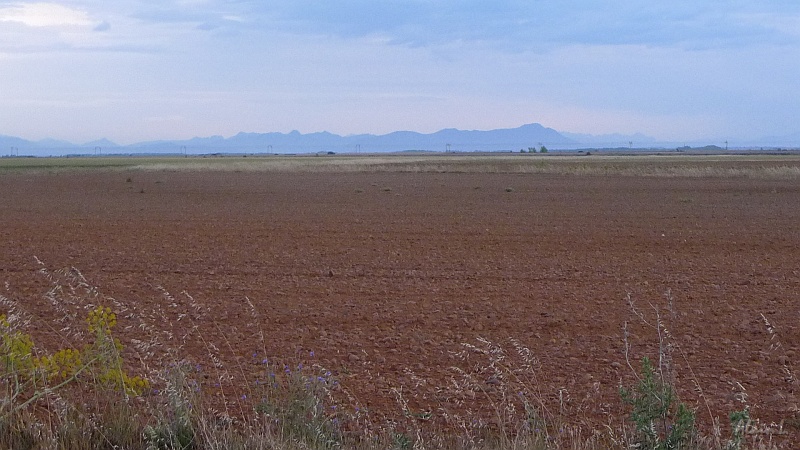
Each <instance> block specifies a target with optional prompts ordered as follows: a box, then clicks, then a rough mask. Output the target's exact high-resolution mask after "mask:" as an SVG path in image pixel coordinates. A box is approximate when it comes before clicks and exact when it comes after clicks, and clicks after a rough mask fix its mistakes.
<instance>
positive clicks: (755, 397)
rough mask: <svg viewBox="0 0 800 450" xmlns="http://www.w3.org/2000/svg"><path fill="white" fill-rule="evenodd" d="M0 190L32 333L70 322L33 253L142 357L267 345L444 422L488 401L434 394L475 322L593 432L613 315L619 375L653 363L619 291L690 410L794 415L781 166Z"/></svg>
mask: <svg viewBox="0 0 800 450" xmlns="http://www.w3.org/2000/svg"><path fill="white" fill-rule="evenodd" d="M129 179H130V180H129ZM0 192H2V195H0V248H2V252H1V253H0V282H2V283H4V286H0V294H1V295H2V296H5V297H7V299H8V300H7V301H6V302H5V304H6V305H5V306H0V307H1V308H3V309H8V305H9V304H12V303H16V304H17V305H19V306H20V307H21V308H22V309H24V310H25V311H27V312H28V313H29V314H30V315H31V316H33V317H34V318H38V319H40V320H34V321H33V322H32V323H31V324H30V327H29V329H30V330H31V331H32V334H33V335H34V338H35V340H36V341H37V344H39V345H41V346H42V347H45V348H50V349H54V348H58V347H60V346H63V345H64V343H65V341H67V342H69V340H70V339H71V337H70V336H71V335H70V334H69V331H63V330H62V331H59V330H61V328H62V327H63V322H58V321H57V320H59V319H60V315H59V314H61V313H59V312H58V309H59V308H58V307H57V306H54V305H52V304H51V303H49V302H48V301H47V300H46V299H45V296H44V294H45V293H46V292H47V291H48V289H49V288H50V287H51V286H50V284H49V282H48V281H47V279H46V277H44V276H42V275H41V274H38V273H37V272H38V271H39V269H41V268H42V266H40V265H39V264H38V263H37V262H36V259H35V258H38V259H39V260H41V262H42V263H43V264H44V266H45V267H46V268H47V269H49V270H50V271H56V270H57V269H62V268H69V267H74V268H76V269H78V270H79V271H81V273H82V274H83V276H84V277H85V278H86V280H88V282H89V283H91V284H92V285H93V286H96V287H97V288H98V289H99V291H100V292H101V293H102V294H104V295H106V296H109V297H113V298H114V299H115V300H116V304H115V305H114V307H115V308H117V309H119V307H123V308H128V312H127V313H126V314H127V316H126V314H121V317H120V319H119V321H120V326H119V328H120V330H119V336H120V337H121V339H122V341H123V342H124V343H126V345H127V346H128V347H129V348H132V344H131V342H132V339H139V340H146V339H148V336H147V335H148V333H149V334H150V335H152V336H156V337H157V340H158V342H159V346H158V347H157V348H156V349H155V352H156V355H155V356H151V357H149V358H151V359H149V360H147V359H146V362H147V361H150V362H149V363H148V364H153V365H156V364H155V361H159V359H158V358H159V357H160V356H159V355H161V356H164V354H165V352H166V351H167V349H168V348H172V349H173V350H179V352H180V355H178V356H179V357H190V358H191V359H192V360H193V361H195V362H198V363H200V364H205V365H207V366H208V367H209V368H208V369H206V370H209V371H211V370H213V368H212V367H211V366H212V364H211V362H210V361H209V360H210V359H211V357H210V356H209V354H210V353H213V354H214V356H215V357H218V358H219V359H220V363H221V364H222V366H223V367H227V368H230V369H231V373H232V375H233V376H235V377H239V376H243V377H248V378H252V379H255V378H257V377H259V376H263V374H260V373H259V370H260V368H259V367H258V364H257V361H258V360H260V359H261V358H262V356H264V355H266V356H267V357H269V358H272V359H274V360H280V361H286V362H291V363H293V364H294V363H297V362H298V361H304V362H306V363H312V364H318V365H320V366H324V367H326V368H328V369H330V370H331V371H333V372H334V374H336V376H337V378H338V380H339V381H340V382H341V383H342V386H343V387H344V388H345V389H346V390H347V392H349V393H350V397H348V398H347V401H348V402H351V404H358V405H360V407H366V408H368V410H370V411H372V413H373V414H374V415H376V416H378V417H383V416H384V415H385V416H388V417H398V416H400V415H402V410H401V407H400V406H399V403H398V400H397V394H396V393H393V391H392V390H391V389H392V388H399V387H403V392H404V398H405V399H406V400H408V401H409V402H410V403H409V407H410V408H411V409H412V411H423V410H432V411H433V413H434V415H435V414H439V413H441V414H444V413H445V412H446V411H449V413H451V414H456V413H458V408H478V409H480V408H486V407H488V406H489V405H486V404H481V399H482V397H481V396H480V395H479V396H478V397H477V399H476V400H475V402H474V404H465V405H457V404H454V403H448V400H447V398H446V397H448V396H450V395H451V394H449V393H448V392H449V391H448V389H447V386H448V383H449V380H450V379H451V378H456V379H458V378H459V377H460V376H461V375H459V374H458V373H457V371H455V370H454V369H453V368H452V367H453V366H460V367H462V368H466V370H469V368H470V367H471V366H469V364H473V363H474V364H478V363H480V360H479V359H475V358H479V357H480V355H478V356H475V355H473V360H472V362H471V363H469V364H467V363H464V362H463V361H460V360H458V359H457V358H456V357H454V355H453V353H454V352H458V351H460V350H463V349H464V347H463V345H462V344H463V343H467V344H475V345H478V344H479V341H478V339H479V338H486V339H488V340H490V341H491V342H493V343H497V344H499V345H501V346H502V347H503V348H505V349H506V350H507V351H508V352H509V354H510V355H509V361H510V362H509V364H517V363H519V364H521V362H519V360H518V359H514V358H513V357H512V356H513V355H512V354H514V353H515V351H514V348H513V345H512V343H511V339H513V340H516V341H518V342H519V343H520V344H521V345H523V346H525V347H527V348H529V349H530V350H531V351H532V355H533V356H534V357H535V358H536V360H537V363H538V364H536V365H535V370H536V373H535V380H537V383H538V384H537V386H536V389H537V390H538V392H540V393H541V398H542V399H543V400H544V401H545V404H546V405H547V407H548V408H550V410H551V411H557V410H558V409H559V408H563V411H564V412H565V414H567V415H568V416H569V417H571V418H574V419H575V421H576V422H579V421H582V420H586V421H588V422H589V423H590V425H591V426H595V427H599V426H601V425H602V424H605V423H612V424H618V423H620V418H621V417H623V416H624V414H625V408H624V405H623V404H622V403H621V401H620V400H619V395H618V387H619V385H620V383H623V384H630V383H632V382H633V380H634V372H633V371H632V369H631V368H630V367H629V366H628V365H627V363H626V358H625V343H624V336H623V334H624V333H623V327H624V325H625V324H626V322H627V324H628V325H627V329H628V332H629V338H628V343H629V345H630V354H629V356H630V361H631V364H632V365H633V367H634V368H638V367H639V360H640V358H641V357H642V356H646V355H649V356H651V357H653V358H656V357H657V356H658V342H659V341H658V338H657V336H656V333H655V331H654V329H652V328H650V327H648V326H647V325H646V324H645V323H643V321H642V319H641V318H638V317H637V316H636V315H635V314H634V311H633V310H632V309H631V307H630V306H629V304H628V303H627V302H626V296H628V295H630V298H631V299H632V300H633V302H634V304H635V305H636V308H637V310H638V311H639V312H640V313H642V314H643V316H644V319H646V320H647V321H648V322H650V323H655V320H656V310H658V311H659V314H660V317H661V319H662V320H663V323H664V325H665V326H666V329H667V330H668V331H669V333H670V338H671V340H670V342H671V343H672V344H673V352H672V365H673V367H674V369H675V371H674V372H675V377H676V378H677V379H676V383H677V385H678V387H679V389H680V395H681V398H682V399H683V400H685V401H687V402H688V403H689V404H690V405H692V406H693V407H695V408H697V411H698V417H699V420H700V421H701V422H702V423H704V424H707V423H708V417H709V410H710V412H711V414H712V415H715V416H718V417H720V419H721V421H722V422H723V423H724V422H725V421H727V418H726V417H727V414H728V413H729V412H731V411H734V410H737V409H742V407H743V404H742V403H740V402H739V398H740V396H739V395H737V394H739V393H741V392H744V393H746V399H747V404H749V405H751V411H752V415H753V416H754V417H757V418H759V419H760V420H761V421H762V422H763V423H769V422H781V421H783V422H784V424H787V423H791V424H794V426H797V418H796V417H795V416H794V413H793V411H794V408H796V407H797V394H798V393H797V392H795V383H794V381H793V380H791V379H789V378H790V377H789V372H787V370H788V371H790V372H791V371H793V368H792V364H793V363H794V361H797V356H798V346H800V328H799V327H798V324H800V320H798V319H800V307H799V306H798V305H800V250H798V249H800V208H799V207H798V206H799V205H800V183H798V181H797V180H778V179H761V180H756V179H749V178H646V177H599V176H598V177H593V176H560V175H530V174H529V175H520V174H465V173H462V174H449V173H436V174H433V173H355V174H336V173H328V174H308V173H282V174H281V173H247V172H243V173H236V172H227V173H226V172H194V173H189V172H145V171H127V172H126V171H118V172H99V171H97V172H94V171H92V172H84V173H81V172H62V173H52V174H32V173H16V174H4V175H2V176H0ZM165 292H168V293H169V294H170V296H167V295H165ZM184 292H185V293H186V294H189V295H188V296H187V295H186V294H184ZM667 293H669V295H670V296H671V298H672V306H671V307H670V306H669V301H668V300H667ZM189 296H190V297H189ZM247 299H249V301H251V302H252V304H253V306H254V307H255V312H254V311H253V310H252V309H251V308H250V306H249V305H248V304H247ZM84 302H85V300H84ZM62 306H64V305H62ZM66 306H69V305H66ZM0 312H1V311H0ZM134 313H135V314H137V315H132V314H134ZM184 314H186V316H184ZM762 314H763V316H764V318H765V319H766V320H767V321H768V322H769V323H770V324H772V325H773V326H774V328H775V331H776V334H770V329H769V327H768V326H767V325H766V324H765V320H764V319H762ZM126 321H127V322H126ZM127 325H131V326H130V327H128V328H127V329H125V326H127ZM75 326H77V327H80V324H76V325H75ZM140 326H144V328H140ZM193 326H197V327H198V329H197V330H196V331H194V332H193V331H192V327H193ZM164 330H168V331H170V332H171V333H172V335H171V338H170V335H167V334H166V333H163V331H164ZM260 332H263V334H264V339H263V340H262V339H261V338H260V337H259V333H260ZM183 336H187V337H188V338H187V339H186V341H183V340H182V338H183ZM215 349H218V350H215ZM311 352H313V356H312V355H311ZM255 353H257V355H254V354H255ZM514 361H517V362H514ZM484 362H485V363H488V360H487V359H485V358H484ZM465 364H466V365H465ZM242 372H244V373H243V374H242ZM791 373H792V374H793V372H791ZM240 374H241V375H240ZM252 379H251V380H248V382H251V381H253V380H252ZM483 381H485V382H486V386H487V387H486V389H495V388H494V387H493V383H494V381H493V380H478V382H483ZM234 386H237V389H238V390H236V391H234V390H230V389H229V390H228V392H227V394H228V395H231V396H237V397H238V396H239V394H241V393H242V392H245V391H244V388H243V387H242V386H243V383H234ZM696 386H699V387H700V388H701V389H702V391H701V392H702V393H701V392H700V391H699V390H698V389H696ZM703 397H704V398H705V400H703ZM445 410H446V411H445ZM787 428H788V429H789V430H790V432H792V433H794V432H796V429H793V428H792V427H791V426H788V427H787Z"/></svg>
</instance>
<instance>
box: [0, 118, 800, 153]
mask: <svg viewBox="0 0 800 450" xmlns="http://www.w3.org/2000/svg"><path fill="white" fill-rule="evenodd" d="M722 142H724V140H722V141H719V142H718V141H697V142H695V141H692V142H681V143H676V142H660V141H657V140H656V139H654V138H652V137H649V136H646V135H643V134H641V133H637V134H631V135H626V134H604V135H591V134H577V133H566V132H558V131H556V130H554V129H552V128H547V127H544V126H542V125H540V124H538V123H532V124H527V125H523V126H521V127H518V128H504V129H497V130H488V131H480V130H457V129H454V128H447V129H444V130H440V131H437V132H435V133H429V134H425V133H417V132H415V131H395V132H393V133H388V134H383V135H374V134H358V135H349V136H340V135H338V134H333V133H329V132H327V131H322V132H318V133H308V134H303V133H300V132H299V131H296V130H295V131H291V132H289V133H276V132H273V133H244V132H242V133H239V134H237V135H235V136H231V137H229V138H225V137H223V136H208V137H195V138H192V139H186V140H159V141H148V142H139V143H136V144H131V145H125V146H120V145H117V144H115V143H114V142H112V141H109V140H108V139H99V140H95V141H90V142H86V143H85V144H80V145H76V144H72V143H70V142H66V141H59V140H54V139H45V140H41V141H28V140H25V139H21V138H18V137H13V136H2V135H0V156H2V155H10V154H16V155H34V156H49V155H67V154H81V153H83V154H94V153H96V152H97V149H98V148H99V149H100V150H99V151H100V152H102V153H103V154H127V153H162V154H163V153H176V154H177V153H189V154H208V153H283V154H285V153H316V152H336V153H357V152H363V153H368V152H370V153H371V152H400V151H409V150H422V151H439V152H443V151H448V150H449V151H458V152H472V151H519V150H520V149H528V148H530V147H539V146H541V145H544V146H546V147H549V148H551V149H563V150H569V149H580V148H628V147H632V148H634V149H636V148H667V149H669V148H676V147H677V146H683V145H687V144H689V145H692V146H703V145H708V144H716V145H719V144H720V143H722ZM730 144H731V148H742V147H745V146H749V147H751V148H758V147H771V148H775V147H784V148H787V147H788V148H798V147H800V133H795V134H790V135H786V136H779V137H766V138H763V139H760V140H752V141H746V142H745V141H740V142H733V141H731V143H730Z"/></svg>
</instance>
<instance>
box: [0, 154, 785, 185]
mask: <svg viewBox="0 0 800 450" xmlns="http://www.w3.org/2000/svg"><path fill="white" fill-rule="evenodd" d="M97 169H103V170H153V171H233V172H305V173H310V172H342V173H354V172H369V173H380V172H412V173H425V172H431V173H521V174H525V173H530V174H555V175H590V176H593V175H596V176H604V175H617V176H648V177H696V178H699V177H749V178H783V179H795V178H800V155H763V156H762V155H716V156H707V155H585V154H570V155H565V154H549V155H529V154H496V155H487V154H463V153H460V154H442V153H439V154H389V155H321V156H317V155H297V156H294V155H292V156H272V155H270V156H253V155H250V156H247V157H244V156H189V157H175V156H167V157H156V156H143V157H137V156H119V157H70V158H2V159H0V174H2V173H3V172H6V173H8V172H19V171H37V172H41V171H45V172H58V171H63V170H97Z"/></svg>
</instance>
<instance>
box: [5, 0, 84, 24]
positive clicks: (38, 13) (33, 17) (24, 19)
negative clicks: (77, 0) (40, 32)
mask: <svg viewBox="0 0 800 450" xmlns="http://www.w3.org/2000/svg"><path fill="white" fill-rule="evenodd" d="M0 22H17V23H21V24H23V25H27V26H29V27H62V26H92V25H94V24H95V23H94V22H93V21H92V20H91V19H90V18H89V14H88V13H87V12H86V11H82V10H79V9H74V8H69V7H66V6H63V5H60V4H58V3H13V4H11V5H10V6H5V7H2V8H0Z"/></svg>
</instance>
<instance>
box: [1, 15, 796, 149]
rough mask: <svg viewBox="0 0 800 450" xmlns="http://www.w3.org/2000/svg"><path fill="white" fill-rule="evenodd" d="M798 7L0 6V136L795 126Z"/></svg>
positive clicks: (716, 133) (773, 130)
mask: <svg viewBox="0 0 800 450" xmlns="http://www.w3.org/2000/svg"><path fill="white" fill-rule="evenodd" d="M798 80H800V2H798V1H796V0H785V1H770V0H752V1H743V0H739V1H737V0H725V1H722V0H706V1H698V0H672V1H669V2H649V1H642V0H596V1H582V0H519V1H502V0H491V1H490V0H465V1H458V0H449V1H448V0H408V1H405V0H385V1H380V0H343V1H337V0H327V1H326V0H317V1H307V0H290V1H269V0H264V1H245V0H241V1H240V0H146V1H133V0H113V1H110V0H76V1H58V2H49V3H41V2H18V1H11V2H9V1H3V0H0V134H5V135H13V136H19V137H23V138H26V139H33V140H38V139H42V138H47V137H49V138H56V139H66V140H69V141H72V142H75V143H82V142H86V141H89V140H94V139H99V138H101V137H107V138H109V139H111V140H113V141H116V142H118V143H121V144H127V143H132V142H137V141H142V140H151V139H183V138H191V137H194V136H209V135H223V136H226V137H227V136H231V135H233V134H236V133H238V132H240V131H247V132H270V131H279V132H288V131H291V130H295V129H296V130H299V131H301V132H303V133H308V132H314V131H323V130H325V131H330V132H334V133H338V134H343V135H346V134H359V133H375V134H383V133H388V132H391V131H394V130H413V131H419V132H425V133H428V132H434V131H437V130H440V129H442V128H459V129H479V130H487V129H493V128H514V127H517V126H520V125H522V124H526V123H532V122H538V123H541V124H542V125H544V126H547V127H552V128H555V129H557V130H559V131H569V132H575V133H591V134H605V133H627V134H632V133H636V132H641V133H644V134H647V135H650V136H653V137H656V138H658V139H661V140H673V141H681V140H692V139H710V140H715V139H727V140H730V141H731V144H732V145H733V144H734V143H735V142H736V140H744V139H752V138H758V137H761V136H769V135H787V134H793V133H798V132H800V82H798Z"/></svg>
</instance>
